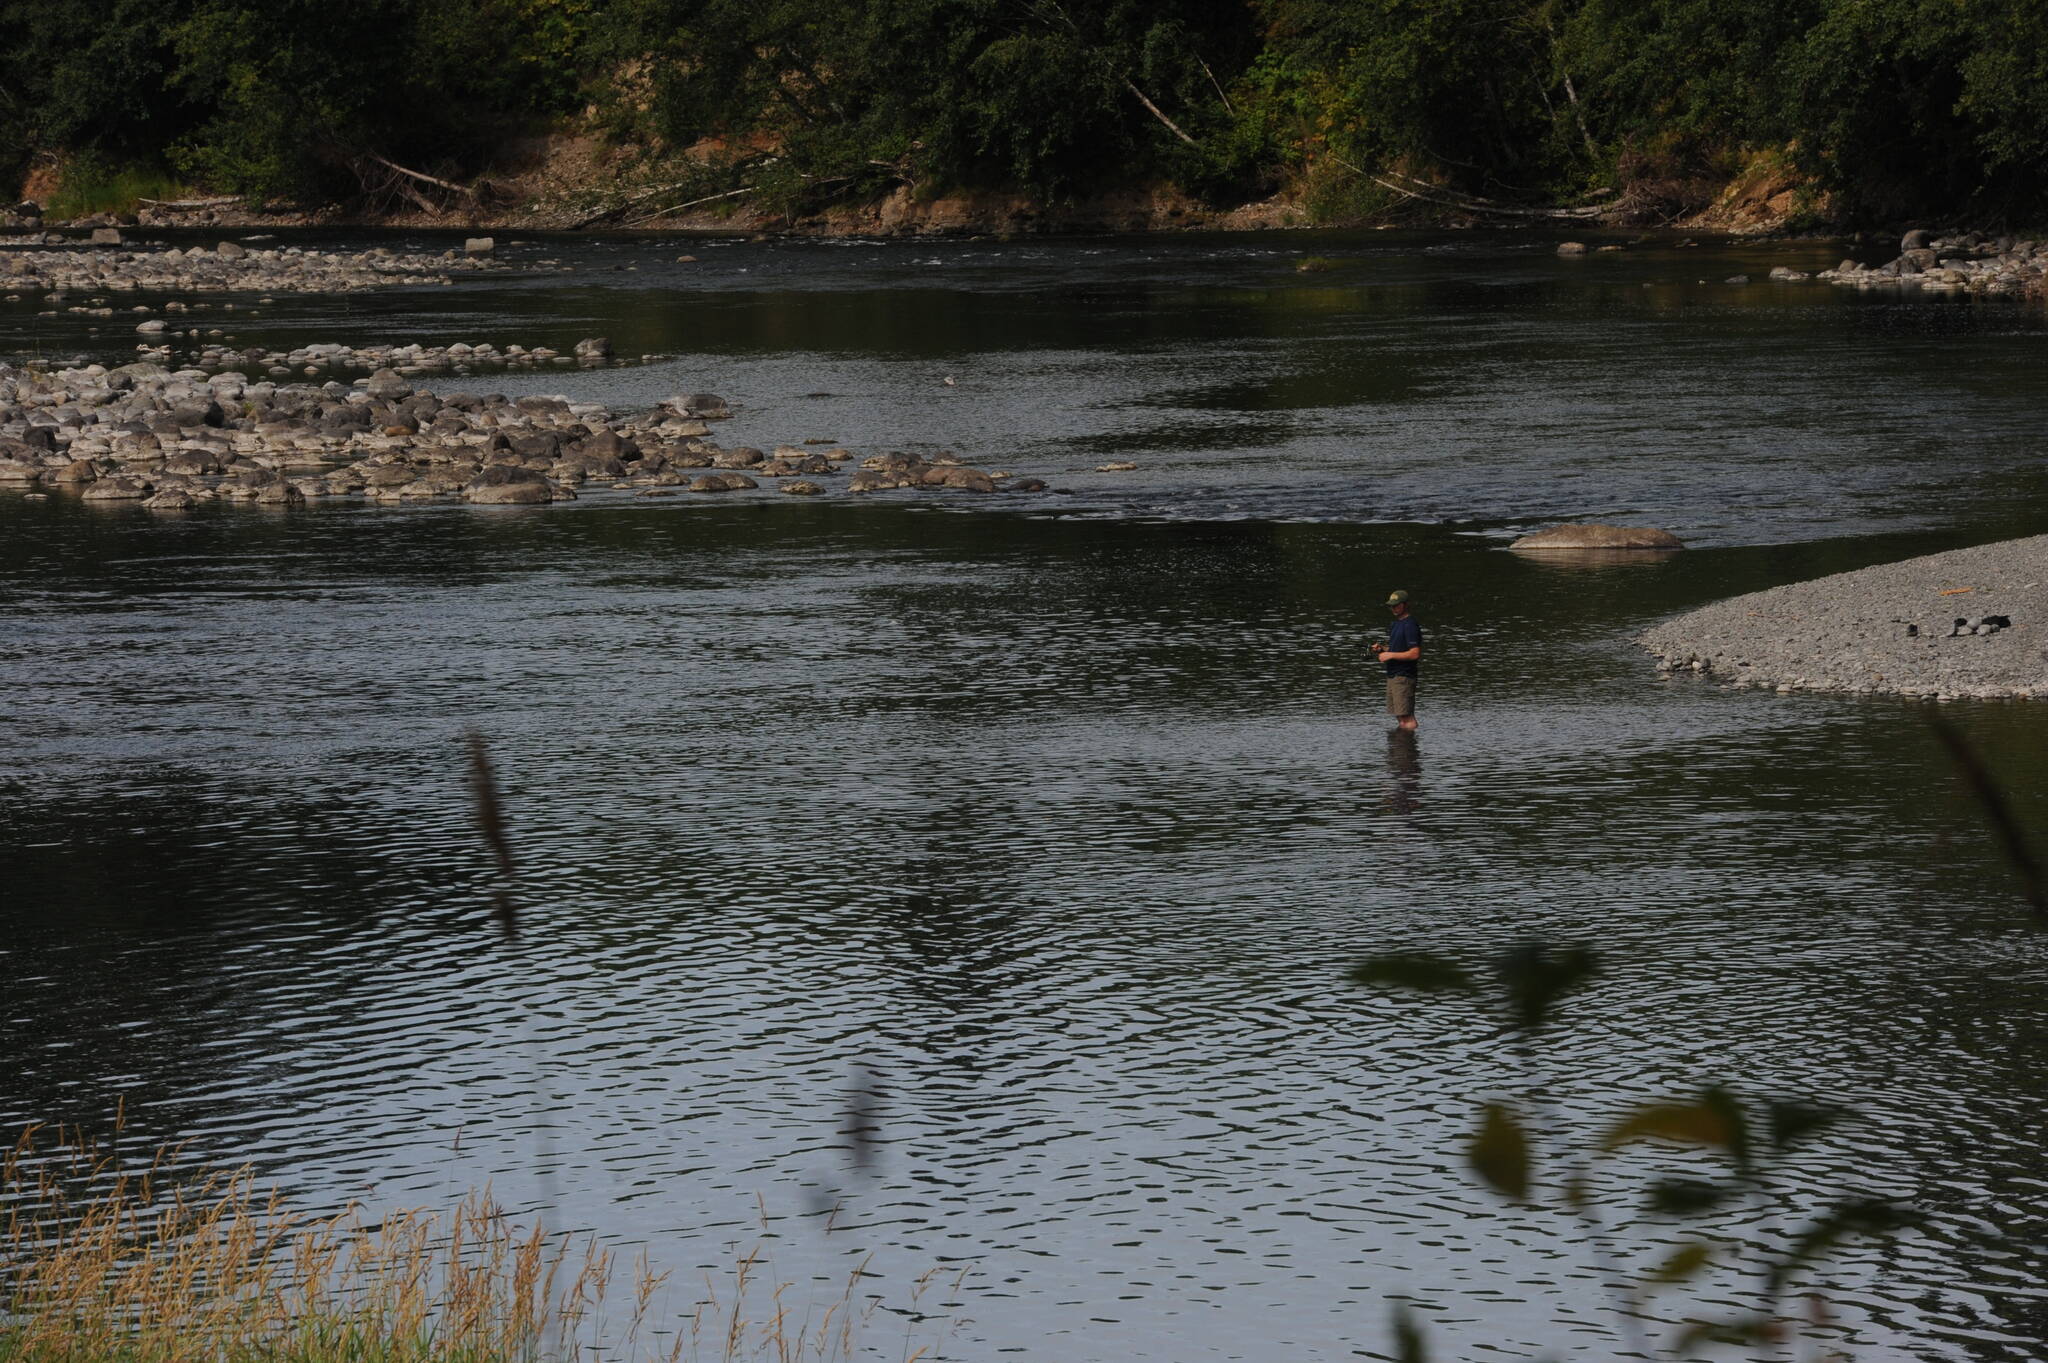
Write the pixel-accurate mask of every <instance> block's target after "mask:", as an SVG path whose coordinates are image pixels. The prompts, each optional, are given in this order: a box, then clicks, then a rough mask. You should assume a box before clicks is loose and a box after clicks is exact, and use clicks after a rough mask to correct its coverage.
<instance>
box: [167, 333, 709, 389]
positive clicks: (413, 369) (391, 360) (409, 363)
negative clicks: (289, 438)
mask: <svg viewBox="0 0 2048 1363" xmlns="http://www.w3.org/2000/svg"><path fill="white" fill-rule="evenodd" d="M169 334H171V335H173V336H176V335H178V334H180V333H177V332H172V333H169ZM183 334H184V335H186V336H190V337H193V338H194V339H198V338H199V337H200V335H201V333H200V331H199V330H198V329H197V328H193V329H191V330H189V331H185V332H184V333H183ZM212 334H213V335H219V334H220V333H219V332H218V331H217V330H216V331H214V332H213V333H212ZM148 355H149V358H152V359H155V360H156V361H158V362H159V363H167V362H168V361H169V359H170V348H169V347H168V346H155V347H149V348H148ZM673 358H674V357H673V356H670V355H656V354H645V355H640V356H637V357H634V356H626V355H614V354H613V353H612V348H611V343H610V342H609V341H607V340H605V339H604V338H602V337H591V338H590V339H588V340H583V341H578V342H577V343H576V344H575V346H574V347H572V348H571V349H570V350H568V351H561V350H555V349H552V348H551V347H548V346H523V345H506V346H503V347H500V346H495V345H492V344H490V343H489V342H487V341H484V342H478V343H477V344H475V345H471V344H469V343H468V342H466V341H457V342H455V343H453V344H451V345H371V346H346V345H334V344H319V345H304V346H298V347H296V348H294V349H292V350H265V349H263V348H262V347H261V346H250V347H246V348H241V347H236V346H234V345H231V344H227V343H224V342H215V341H202V342H201V343H200V344H198V345H196V346H194V347H193V348H192V349H190V350H189V351H187V352H186V362H187V363H188V364H190V365H191V366H192V367H193V368H195V369H204V370H207V371H208V372H219V371H222V370H228V369H235V370H262V371H264V372H265V373H267V374H268V375H269V376H270V377H271V378H274V379H282V378H288V377H290V376H291V375H293V374H298V375H302V376H305V377H313V376H316V375H329V374H333V373H337V372H369V371H373V370H378V369H390V370H393V371H394V372H396V373H398V374H399V375H401V376H403V377H407V378H413V377H417V376H421V375H428V376H432V375H448V374H472V373H477V372H479V371H490V370H525V369H540V368H547V367H570V366H574V367H578V368H582V369H600V368H624V367H629V366H632V365H636V364H656V363H659V362H661V361H664V360H669V359H673Z"/></svg>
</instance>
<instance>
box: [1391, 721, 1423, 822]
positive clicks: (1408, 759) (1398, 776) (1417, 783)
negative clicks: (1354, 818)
mask: <svg viewBox="0 0 2048 1363" xmlns="http://www.w3.org/2000/svg"><path fill="white" fill-rule="evenodd" d="M1421 804H1422V747H1421V744H1420V743H1419V742H1418V741H1417V739H1416V733H1415V730H1413V729H1401V728H1394V729H1389V730H1387V794H1386V798H1385V799H1384V800H1383V801H1382V802H1381V808H1382V809H1384V810H1385V812H1387V813H1389V814H1413V813H1414V812H1415V811H1416V810H1417V809H1418V808H1420V807H1421Z"/></svg>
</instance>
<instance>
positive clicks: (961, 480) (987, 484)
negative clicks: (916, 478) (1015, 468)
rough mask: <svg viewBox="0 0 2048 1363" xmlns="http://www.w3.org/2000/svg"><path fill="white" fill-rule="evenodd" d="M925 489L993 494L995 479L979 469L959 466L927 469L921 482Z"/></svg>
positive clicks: (951, 465)
mask: <svg viewBox="0 0 2048 1363" xmlns="http://www.w3.org/2000/svg"><path fill="white" fill-rule="evenodd" d="M921 481H922V482H923V483H924V485H925V486H926V487H951V488H958V489H960V491H962V492H994V491H995V490H996V483H995V479H993V478H991V477H989V476H988V475H987V474H986V473H983V472H982V471H981V470H980V469H971V468H967V467H965V466H963V465H959V464H950V465H947V466H945V467H943V468H934V469H927V470H926V471H925V474H924V477H923V479H922V480H921Z"/></svg>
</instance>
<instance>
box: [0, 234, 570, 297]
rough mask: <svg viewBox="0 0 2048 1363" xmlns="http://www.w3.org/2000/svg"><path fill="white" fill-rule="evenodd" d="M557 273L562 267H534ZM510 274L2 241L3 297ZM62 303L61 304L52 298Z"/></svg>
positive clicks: (466, 258) (281, 289)
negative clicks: (30, 292) (31, 293)
mask: <svg viewBox="0 0 2048 1363" xmlns="http://www.w3.org/2000/svg"><path fill="white" fill-rule="evenodd" d="M535 264H536V265H540V266H549V267H553V266H554V265H555V262H552V261H542V262H535ZM508 268H511V267H509V266H507V265H506V264H504V263H503V262H501V261H499V260H497V259H496V258H495V257H493V256H490V255H462V254H458V253H456V252H454V251H442V252H439V253H435V254H428V253H425V252H417V251H414V252H401V251H393V250H391V249H389V248H388V247H382V246H379V247H376V248H374V249H372V250H368V251H352V252H351V251H309V250H302V249H301V248H299V247H297V246H285V247H279V248H276V249H270V248H251V247H247V246H243V245H241V244H239V243H237V242H232V241H223V242H221V243H220V244H219V245H217V246H214V247H210V248H209V247H205V246H194V247H192V248H191V249H190V250H179V249H178V248H177V247H170V248H168V249H164V250H156V249H153V248H147V247H137V246H111V247H109V246H103V247H90V248H87V249H84V250H64V249H47V248H42V247H33V248H25V247H23V246H21V245H19V244H16V243H12V242H0V293H12V294H17V295H18V294H20V293H22V292H24V291H27V290H31V289H36V290H43V291H45V292H50V293H57V294H68V293H72V292H78V293H92V294H108V293H136V292H148V293H209V292H210V293H220V292H243V293H353V292H357V291H359V290H362V289H376V288H385V287H388V286H390V285H392V284H448V283H452V282H453V277H454V276H455V275H457V274H474V273H477V272H480V271H486V270H505V269H508ZM52 301H61V300H52Z"/></svg>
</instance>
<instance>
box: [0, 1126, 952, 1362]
mask: <svg viewBox="0 0 2048 1363" xmlns="http://www.w3.org/2000/svg"><path fill="white" fill-rule="evenodd" d="M174 1165H175V1152H171V1151H159V1152H158V1153H157V1155H156V1157H155V1158H154V1159H153V1160H152V1161H151V1162H150V1163H149V1164H147V1165H143V1166H140V1167H134V1168H130V1167H127V1166H126V1165H124V1164H123V1162H122V1161H121V1160H120V1159H119V1158H118V1157H117V1156H116V1155H113V1154H109V1153H107V1152H105V1151H102V1150H100V1149H97V1148H95V1147H94V1146H93V1145H92V1144H91V1143H89V1142H87V1141H85V1140H83V1139H80V1138H79V1137H77V1136H76V1135H67V1134H66V1133H63V1132H54V1133H48V1132H43V1131H39V1130H37V1129H34V1128H31V1129H30V1130H29V1131H28V1132H25V1133H24V1134H23V1136H22V1137H21V1139H20V1140H19V1141H18V1142H17V1143H16V1144H15V1145H14V1147H13V1148H12V1149H11V1150H9V1151H8V1152H7V1153H6V1154H5V1156H4V1158H0V1363H87V1361H88V1360H90V1363H255V1361H256V1360H263V1363H527V1361H528V1360H531V1361H532V1363H542V1361H543V1360H549V1361H553V1360H561V1361H562V1363H578V1361H579V1360H591V1361H593V1363H594V1361H595V1360H600V1359H602V1360H653V1359H665V1360H670V1361H671V1363H678V1361H679V1360H684V1359H691V1360H702V1359H719V1360H734V1361H736V1360H754V1359H762V1360H774V1363H800V1361H801V1363H838V1361H839V1360H850V1359H854V1358H858V1357H862V1356H863V1353H862V1350H861V1339H862V1337H863V1333H864V1330H865V1327H867V1326H868V1325H869V1323H870V1321H871V1319H872V1317H873V1314H874V1312H875V1310H876V1304H875V1301H874V1299H873V1298H872V1297H871V1296H869V1295H868V1294H867V1293H866V1289H865V1287H864V1285H863V1283H862V1281H861V1280H862V1277H863V1271H862V1269H856V1270H855V1272H854V1273H853V1274H852V1275H851V1276H850V1277H849V1278H848V1280H847V1282H846V1285H845V1288H844V1291H843V1292H842V1293H841V1295H840V1297H839V1298H838V1300H836V1301H834V1302H832V1303H830V1304H829V1305H827V1306H826V1307H824V1308H823V1309H822V1310H817V1309H816V1308H806V1309H801V1310H799V1309H795V1308H792V1306H790V1305H789V1304H788V1303H787V1302H786V1301H785V1298H786V1297H788V1296H789V1295H791V1294H790V1291H789V1288H788V1285H786V1284H774V1283H772V1281H771V1277H772V1275H767V1274H764V1272H763V1265H762V1261H761V1259H760V1257H759V1254H758V1252H756V1253H753V1254H749V1255H747V1256H745V1257H743V1258H742V1259H740V1260H739V1262H738V1263H737V1265H736V1266H735V1269H734V1271H733V1272H732V1273H731V1274H730V1275H729V1277H728V1279H727V1280H726V1281H725V1282H724V1283H723V1284H720V1283H718V1282H713V1281H708V1280H707V1282H706V1283H705V1285H704V1291H703V1293H702V1294H701V1295H700V1296H698V1297H697V1299H696V1301H695V1302H694V1304H693V1307H692V1309H690V1310H689V1311H687V1312H686V1313H683V1314H681V1315H680V1317H669V1318H667V1319H668V1320H670V1321H672V1323H671V1324H667V1325H664V1324H663V1319H664V1318H663V1316H662V1313H661V1307H662V1305H663V1303H664V1302H665V1300H666V1299H667V1298H668V1297H669V1295H670V1293H669V1291H668V1278H667V1275H666V1274H661V1273H656V1272H654V1271H653V1270H652V1268H651V1266H650V1265H649V1264H648V1263H647V1262H646V1261H645V1260H644V1259H643V1260H641V1261H640V1262H639V1263H638V1264H637V1265H635V1266H634V1270H633V1273H632V1279H631V1281H632V1290H631V1292H630V1293H629V1294H625V1300H623V1301H621V1302H620V1303H618V1304H617V1306H616V1308H614V1309H610V1310H608V1300H607V1297H608V1293H609V1292H610V1290H611V1288H612V1287H613V1285H614V1279H615V1276H617V1275H616V1274H615V1268H616V1265H615V1263H614V1256H613V1254H612V1253H610V1252H609V1251H606V1250H605V1249H603V1248H602V1247H600V1246H599V1245H598V1244H596V1243H595V1241H593V1240H590V1239H585V1238H579V1237H575V1236H572V1235H568V1234H560V1233H557V1234H552V1235H551V1234H549V1233H547V1232H546V1231H545V1230H544V1229H543V1228H542V1227H541V1226H540V1225H538V1224H534V1225H531V1226H522V1225H519V1224H517V1223H515V1222H513V1221H512V1220H510V1219H509V1218H508V1217H507V1216H506V1215H505V1214H504V1212H503V1211H502V1210H500V1209H499V1208H498V1207H496V1206H495V1205H494V1204H493V1203H492V1202H491V1201H490V1199H489V1196H488V1195H487V1194H482V1195H472V1196H471V1197H469V1198H468V1199H466V1200H465V1201H463V1202H462V1203H461V1204H460V1205H459V1206H457V1207H456V1208H455V1209H453V1210H452V1211H450V1212H446V1213H441V1212H423V1211H407V1212H399V1213H393V1214H390V1215H386V1216H385V1217H384V1218H383V1219H382V1220H381V1221H379V1222H377V1223H375V1224H367V1223H366V1222H365V1221H364V1219H363V1213H362V1211H361V1209H360V1208H352V1209H350V1210H349V1211H347V1212H345V1213H343V1214H342V1215H340V1216H335V1217H308V1216H305V1215H302V1214H299V1213H296V1212H294V1211H293V1210H291V1209H290V1208H289V1207H288V1206H287V1205H285V1203H284V1202H283V1201H282V1200H281V1199H280V1198H279V1196H278V1195H277V1194H276V1193H275V1192H274V1191H273V1192H265V1191H263V1190H261V1189H259V1188H258V1186H257V1184H256V1182H255V1179H254V1176H253V1175H252V1174H251V1172H250V1171H249V1170H247V1169H240V1170H236V1171H234V1172H232V1173H220V1172H217V1171H208V1170H203V1169H202V1170H199V1171H196V1172H193V1171H179V1172H173V1168H174ZM864 1268H865V1265H863V1269H864ZM935 1277H936V1275H930V1274H928V1275H927V1276H926V1278H925V1279H924V1280H923V1281H922V1282H920V1283H919V1284H918V1286H917V1288H916V1289H915V1290H914V1292H913V1302H912V1308H913V1313H912V1318H913V1319H920V1317H918V1316H916V1314H915V1307H916V1298H917V1297H919V1296H921V1295H922V1294H923V1293H924V1292H925V1291H926V1290H928V1289H929V1288H930V1287H931V1285H932V1284H933V1282H934V1280H935ZM954 1285H955V1286H957V1281H955V1284H954ZM887 1354H888V1356H891V1357H893V1358H897V1359H903V1360H913V1359H930V1358H931V1357H932V1350H931V1346H926V1347H922V1348H916V1349H914V1350H913V1348H912V1347H911V1345H910V1343H909V1341H908V1340H907V1339H906V1340H905V1341H903V1342H902V1347H901V1348H900V1349H898V1348H896V1347H893V1345H892V1346H891V1347H889V1348H888V1349H887Z"/></svg>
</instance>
